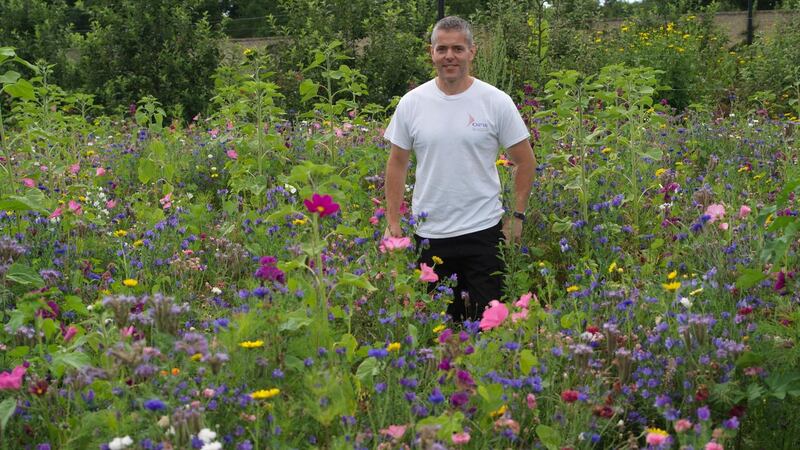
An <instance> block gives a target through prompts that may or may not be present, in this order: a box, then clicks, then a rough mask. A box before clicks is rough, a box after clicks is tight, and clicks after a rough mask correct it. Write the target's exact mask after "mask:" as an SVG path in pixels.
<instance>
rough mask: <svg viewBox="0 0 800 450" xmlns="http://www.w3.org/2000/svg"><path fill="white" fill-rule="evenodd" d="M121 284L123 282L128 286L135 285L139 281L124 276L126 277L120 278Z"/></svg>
mask: <svg viewBox="0 0 800 450" xmlns="http://www.w3.org/2000/svg"><path fill="white" fill-rule="evenodd" d="M122 284H124V285H125V286H128V287H136V285H138V284H139V282H138V281H136V280H134V279H133V278H126V279H124V280H122Z"/></svg>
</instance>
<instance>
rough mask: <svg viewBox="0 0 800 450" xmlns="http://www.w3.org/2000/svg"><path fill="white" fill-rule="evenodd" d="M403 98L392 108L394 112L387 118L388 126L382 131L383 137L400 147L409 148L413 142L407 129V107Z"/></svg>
mask: <svg viewBox="0 0 800 450" xmlns="http://www.w3.org/2000/svg"><path fill="white" fill-rule="evenodd" d="M404 100H405V98H403V99H401V100H400V102H399V103H398V104H397V109H395V110H394V114H393V115H392V118H391V120H389V126H387V127H386V131H384V132H383V138H384V139H386V140H387V141H389V142H391V143H392V144H394V145H396V146H398V147H400V148H402V149H405V150H411V147H412V145H413V142H412V139H411V134H410V133H409V130H408V125H409V120H408V109H409V107H408V102H407V101H404Z"/></svg>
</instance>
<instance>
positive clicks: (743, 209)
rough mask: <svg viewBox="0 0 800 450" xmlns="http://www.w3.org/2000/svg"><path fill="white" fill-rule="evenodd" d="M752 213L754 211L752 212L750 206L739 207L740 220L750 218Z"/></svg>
mask: <svg viewBox="0 0 800 450" xmlns="http://www.w3.org/2000/svg"><path fill="white" fill-rule="evenodd" d="M750 211H752V210H751V209H750V207H749V206H747V205H742V206H741V207H739V218H740V219H744V218H745V217H747V216H749V215H750Z"/></svg>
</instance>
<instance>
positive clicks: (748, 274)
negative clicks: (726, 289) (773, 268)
mask: <svg viewBox="0 0 800 450" xmlns="http://www.w3.org/2000/svg"><path fill="white" fill-rule="evenodd" d="M766 278H767V275H765V274H764V272H762V271H761V270H759V269H744V270H742V274H741V275H739V277H738V278H737V279H736V287H737V288H739V289H749V288H751V287H753V286H755V285H757V284H758V283H760V282H761V281H763V280H765V279H766Z"/></svg>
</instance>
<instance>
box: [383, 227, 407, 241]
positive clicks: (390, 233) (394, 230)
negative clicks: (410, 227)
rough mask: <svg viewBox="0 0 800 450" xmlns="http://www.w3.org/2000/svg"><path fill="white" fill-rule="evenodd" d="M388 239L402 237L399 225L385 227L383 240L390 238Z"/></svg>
mask: <svg viewBox="0 0 800 450" xmlns="http://www.w3.org/2000/svg"><path fill="white" fill-rule="evenodd" d="M390 237H395V238H399V237H403V230H402V229H401V228H400V224H396V225H391V224H389V225H386V230H384V232H383V238H384V239H386V238H390Z"/></svg>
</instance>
